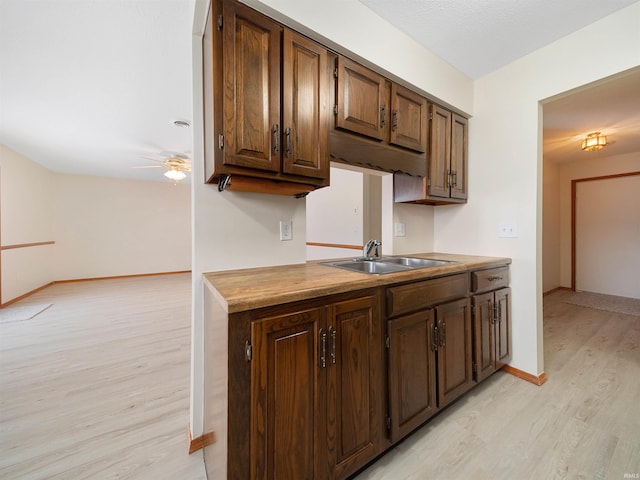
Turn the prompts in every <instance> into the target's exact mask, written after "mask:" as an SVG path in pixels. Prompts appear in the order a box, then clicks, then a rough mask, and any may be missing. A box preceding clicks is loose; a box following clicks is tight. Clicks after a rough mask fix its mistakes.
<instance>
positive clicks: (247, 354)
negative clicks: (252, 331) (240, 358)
mask: <svg viewBox="0 0 640 480" xmlns="http://www.w3.org/2000/svg"><path fill="white" fill-rule="evenodd" d="M244 358H245V360H246V361H247V362H250V361H251V359H252V358H253V347H252V346H251V344H250V343H249V340H247V341H246V342H244Z"/></svg>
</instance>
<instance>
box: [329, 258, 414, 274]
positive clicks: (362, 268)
mask: <svg viewBox="0 0 640 480" xmlns="http://www.w3.org/2000/svg"><path fill="white" fill-rule="evenodd" d="M322 265H328V266H330V267H338V268H344V269H347V270H351V271H353V272H362V273H375V274H382V273H394V272H406V271H407V270H410V268H407V267H405V266H404V265H397V264H395V263H386V262H381V261H379V260H377V261H369V260H359V259H353V260H342V261H339V262H327V263H323V264H322Z"/></svg>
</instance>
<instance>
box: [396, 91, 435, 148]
mask: <svg viewBox="0 0 640 480" xmlns="http://www.w3.org/2000/svg"><path fill="white" fill-rule="evenodd" d="M427 110H428V104H427V99H426V98H424V97H422V96H421V95H418V94H417V93H415V92H412V91H411V90H409V89H408V88H405V87H402V86H400V85H398V84H395V83H393V84H392V85H391V132H390V139H389V142H390V143H393V144H395V145H399V146H401V147H405V148H409V149H411V150H415V151H417V152H426V151H427V134H428V121H427V119H428V112H427Z"/></svg>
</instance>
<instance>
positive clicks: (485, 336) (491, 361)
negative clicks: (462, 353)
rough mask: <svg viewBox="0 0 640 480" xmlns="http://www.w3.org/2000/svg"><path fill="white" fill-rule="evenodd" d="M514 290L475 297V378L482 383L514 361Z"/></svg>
mask: <svg viewBox="0 0 640 480" xmlns="http://www.w3.org/2000/svg"><path fill="white" fill-rule="evenodd" d="M510 316H511V289H510V288H501V289H499V290H495V291H492V292H487V293H483V294H480V295H474V296H473V325H474V343H475V344H474V363H475V378H476V381H477V382H480V381H482V380H484V379H485V378H487V377H488V376H489V375H491V374H492V373H494V372H495V371H496V370H499V369H500V368H502V367H503V366H505V365H506V364H507V363H508V361H509V360H510V358H511V332H510V325H511V318H510Z"/></svg>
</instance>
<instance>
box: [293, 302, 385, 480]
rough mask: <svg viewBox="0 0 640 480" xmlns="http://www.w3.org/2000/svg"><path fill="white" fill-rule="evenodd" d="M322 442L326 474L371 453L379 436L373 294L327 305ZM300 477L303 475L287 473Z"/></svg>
mask: <svg viewBox="0 0 640 480" xmlns="http://www.w3.org/2000/svg"><path fill="white" fill-rule="evenodd" d="M329 311H330V312H332V313H331V314H330V319H329V330H328V339H327V342H328V347H327V348H328V355H327V362H328V364H327V374H328V386H327V395H328V410H327V441H328V455H329V460H328V461H329V467H330V468H332V469H333V472H331V473H330V475H329V477H330V478H346V477H347V476H348V475H350V474H352V473H354V472H355V471H356V470H357V469H358V468H360V467H362V466H363V465H365V464H366V463H367V462H368V461H369V460H372V459H373V458H375V457H376V456H377V455H378V454H379V453H380V452H381V451H382V448H381V442H382V435H383V424H384V422H383V410H382V404H381V399H382V398H383V371H382V366H383V355H382V353H383V352H382V332H381V327H380V313H379V307H378V297H374V296H368V297H363V298H358V299H355V300H347V301H344V302H340V303H337V304H334V305H332V306H330V310H329ZM291 478H303V477H291Z"/></svg>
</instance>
